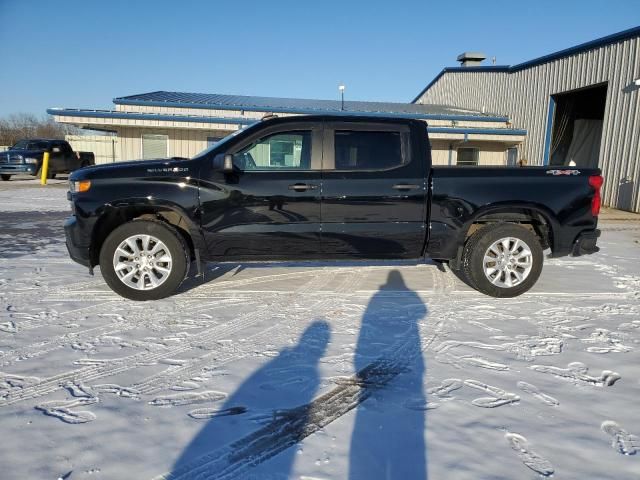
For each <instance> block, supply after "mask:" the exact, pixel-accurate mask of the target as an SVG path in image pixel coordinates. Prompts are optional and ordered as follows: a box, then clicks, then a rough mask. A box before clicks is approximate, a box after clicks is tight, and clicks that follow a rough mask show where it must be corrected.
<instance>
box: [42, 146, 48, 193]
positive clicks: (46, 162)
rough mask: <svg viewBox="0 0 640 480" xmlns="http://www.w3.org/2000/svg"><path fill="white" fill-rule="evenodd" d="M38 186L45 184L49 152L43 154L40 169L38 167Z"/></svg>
mask: <svg viewBox="0 0 640 480" xmlns="http://www.w3.org/2000/svg"><path fill="white" fill-rule="evenodd" d="M40 170H41V174H40V185H46V184H47V174H48V173H49V152H44V157H42V167H40Z"/></svg>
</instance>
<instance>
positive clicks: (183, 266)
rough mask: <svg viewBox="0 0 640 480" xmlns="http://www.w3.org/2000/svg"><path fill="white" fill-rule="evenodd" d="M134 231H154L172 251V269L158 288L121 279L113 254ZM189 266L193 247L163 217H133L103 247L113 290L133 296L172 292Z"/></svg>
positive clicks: (150, 297) (102, 269) (102, 264)
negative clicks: (134, 285)
mask: <svg viewBox="0 0 640 480" xmlns="http://www.w3.org/2000/svg"><path fill="white" fill-rule="evenodd" d="M134 235H151V236H153V237H155V238H157V239H158V240H160V241H161V242H162V243H164V244H165V246H166V247H167V249H168V251H169V254H170V255H171V262H172V268H171V271H170V273H169V274H168V276H167V278H166V280H163V283H161V284H160V285H159V286H157V287H155V288H152V289H148V290H138V289H136V288H132V287H130V286H128V285H126V284H125V283H123V281H122V280H120V278H119V277H118V274H117V273H116V271H115V268H114V266H113V258H114V254H115V252H116V249H117V248H118V246H119V245H120V244H121V243H122V242H124V240H125V239H127V238H129V237H131V236H134ZM188 268H189V249H188V247H187V245H186V244H185V242H184V239H183V238H182V235H180V233H178V231H176V229H175V228H173V227H172V226H171V225H168V224H166V223H163V222H160V221H153V220H133V221H131V222H128V223H125V224H123V225H120V226H119V227H117V228H116V229H115V230H113V231H112V232H111V233H110V234H109V236H107V238H106V239H105V241H104V243H103V244H102V248H101V250H100V272H101V273H102V277H103V278H104V280H105V281H106V282H107V285H109V287H110V288H111V290H113V291H114V292H116V293H117V294H118V295H121V296H123V297H125V298H128V299H130V300H136V301H146V300H158V299H160V298H165V297H167V296H169V295H171V294H172V293H173V292H174V291H175V290H176V289H177V288H178V287H179V286H180V284H181V283H182V282H183V281H184V279H185V278H186V276H187V273H188ZM143 281H144V280H143Z"/></svg>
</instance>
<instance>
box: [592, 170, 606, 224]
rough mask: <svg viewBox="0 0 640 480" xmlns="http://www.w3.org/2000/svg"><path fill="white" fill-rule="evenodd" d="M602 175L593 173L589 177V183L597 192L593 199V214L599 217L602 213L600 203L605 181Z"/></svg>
mask: <svg viewBox="0 0 640 480" xmlns="http://www.w3.org/2000/svg"><path fill="white" fill-rule="evenodd" d="M603 181H604V180H603V178H602V175H592V176H590V177H589V185H591V186H592V187H593V189H594V190H595V191H596V193H595V194H594V195H593V198H592V199H591V215H593V216H594V217H597V216H598V214H599V213H600V204H601V203H602V197H601V196H600V189H601V188H602V182H603Z"/></svg>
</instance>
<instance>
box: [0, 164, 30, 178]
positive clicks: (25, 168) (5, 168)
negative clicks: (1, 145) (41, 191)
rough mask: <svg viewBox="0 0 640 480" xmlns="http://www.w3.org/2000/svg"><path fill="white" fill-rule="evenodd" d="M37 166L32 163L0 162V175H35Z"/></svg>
mask: <svg viewBox="0 0 640 480" xmlns="http://www.w3.org/2000/svg"><path fill="white" fill-rule="evenodd" d="M37 170H38V166H37V165H36V164H34V163H0V174H2V175H18V174H20V173H26V174H28V175H35V174H36V171H37Z"/></svg>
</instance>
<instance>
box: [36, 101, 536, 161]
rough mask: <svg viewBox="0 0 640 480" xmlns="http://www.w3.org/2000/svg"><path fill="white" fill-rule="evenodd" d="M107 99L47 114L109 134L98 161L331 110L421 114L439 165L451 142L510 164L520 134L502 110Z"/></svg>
mask: <svg viewBox="0 0 640 480" xmlns="http://www.w3.org/2000/svg"><path fill="white" fill-rule="evenodd" d="M113 102H114V104H115V109H114V110H109V111H105V110H86V109H70V108H51V109H49V110H47V112H48V113H49V114H51V115H53V116H54V119H55V120H56V121H57V122H63V123H70V124H73V125H76V126H79V127H81V128H88V129H92V130H105V131H110V132H115V133H116V134H117V136H116V137H114V138H113V141H114V144H113V148H112V149H111V146H110V145H109V146H108V148H110V149H111V150H109V151H111V152H112V156H111V157H109V156H108V154H107V155H104V154H103V155H99V156H98V157H97V158H99V159H101V160H102V161H103V162H104V161H119V160H131V159H138V158H142V159H145V158H158V157H167V156H168V157H172V156H176V157H191V156H193V155H195V154H197V153H198V152H200V151H202V150H204V149H205V148H206V147H207V146H208V145H209V144H211V143H212V142H215V141H217V140H219V139H220V138H222V137H224V136H226V135H228V134H229V133H232V132H234V131H236V130H238V129H239V128H242V127H243V126H245V125H248V124H251V123H254V122H256V121H259V120H260V119H261V118H262V117H263V116H265V115H268V114H277V115H280V116H286V115H303V114H329V113H330V114H334V115H352V114H358V115H368V116H374V117H375V116H384V117H396V118H414V119H421V120H424V121H426V122H428V126H429V127H428V128H429V134H430V138H431V142H432V146H433V159H434V163H437V164H444V165H446V164H452V163H456V153H457V152H456V150H452V145H453V146H461V148H466V146H472V145H475V146H476V147H479V148H480V152H481V153H480V154H479V155H478V156H477V158H475V159H473V162H475V163H477V164H479V165H504V164H505V162H506V161H507V160H508V159H511V161H512V162H515V160H516V148H517V146H518V145H520V144H521V143H522V141H523V140H524V138H525V134H526V132H525V131H524V130H521V129H516V128H514V127H513V125H512V123H511V122H510V121H509V118H508V117H507V116H504V115H496V114H485V113H482V112H480V111H476V110H473V109H463V108H457V107H448V106H443V105H425V104H419V105H418V104H411V103H385V102H354V101H345V102H344V104H342V103H341V102H339V101H332V100H308V99H292V98H273V97H250V96H239V95H218V94H197V93H179V92H164V91H160V92H151V93H143V94H139V95H131V96H127V97H119V98H115V99H114V100H113ZM94 138H95V137H94ZM83 148H84V149H87V148H88V147H87V146H86V145H83ZM89 149H90V148H89ZM467 150H470V149H469V148H467ZM107 153H108V152H107ZM461 155H462V150H461Z"/></svg>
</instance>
